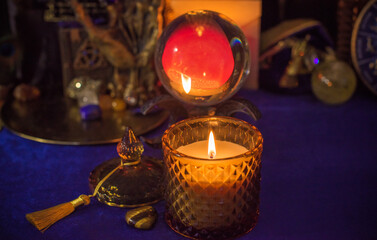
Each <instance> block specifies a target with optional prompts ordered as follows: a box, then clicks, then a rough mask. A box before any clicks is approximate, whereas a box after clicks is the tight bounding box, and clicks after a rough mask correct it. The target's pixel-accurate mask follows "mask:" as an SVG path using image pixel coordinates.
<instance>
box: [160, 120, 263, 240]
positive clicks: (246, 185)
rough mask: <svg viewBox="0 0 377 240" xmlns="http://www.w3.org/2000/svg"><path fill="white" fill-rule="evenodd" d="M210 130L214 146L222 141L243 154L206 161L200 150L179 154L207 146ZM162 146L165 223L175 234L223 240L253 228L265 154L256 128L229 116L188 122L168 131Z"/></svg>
mask: <svg viewBox="0 0 377 240" xmlns="http://www.w3.org/2000/svg"><path fill="white" fill-rule="evenodd" d="M210 131H212V132H213V135H214V136H215V145H221V144H220V143H221V142H222V143H225V144H230V145H232V146H233V145H237V146H238V147H241V148H243V149H245V151H244V152H242V153H241V154H238V153H235V154H233V155H232V153H230V154H231V155H229V156H227V157H225V158H221V157H219V158H217V157H215V158H210V157H205V156H204V157H198V156H199V155H198V152H199V149H193V150H194V151H191V153H192V154H191V153H190V152H188V151H183V150H180V149H184V148H185V147H186V150H187V146H190V145H191V146H194V145H192V144H196V143H198V142H202V141H208V135H209V132H210ZM162 146H163V151H164V162H165V178H164V184H165V200H166V212H165V220H166V222H167V223H168V225H169V226H170V227H171V228H172V229H173V230H174V231H176V232H178V233H180V234H182V235H184V236H186V237H190V238H194V239H226V238H233V237H236V236H239V235H242V234H244V233H246V232H248V231H250V230H251V229H252V228H253V227H254V226H255V224H256V223H257V219H258V215H259V191H260V178H261V173H260V170H261V154H262V149H263V138H262V135H261V133H260V132H259V131H258V129H257V128H255V127H254V126H252V125H250V124H249V123H247V122H244V121H242V120H238V119H235V118H230V117H198V118H190V119H187V120H183V121H181V122H178V123H176V124H174V125H173V126H171V127H170V128H169V129H168V130H166V132H165V133H164V136H163V138H162ZM195 146H196V145H195ZM231 149H233V148H231ZM220 150H221V149H218V153H216V154H217V155H216V156H218V154H221V153H220Z"/></svg>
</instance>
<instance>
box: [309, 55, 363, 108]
mask: <svg viewBox="0 0 377 240" xmlns="http://www.w3.org/2000/svg"><path fill="white" fill-rule="evenodd" d="M356 82H357V81H356V75H355V72H354V71H353V69H352V68H351V67H350V66H349V65H348V64H347V63H345V62H342V61H338V60H334V61H328V62H324V63H322V64H320V65H319V66H318V67H317V68H316V69H315V70H314V72H313V74H312V90H313V93H314V95H315V96H316V97H317V98H318V99H319V100H321V101H322V102H324V103H326V104H330V105H336V104H342V103H344V102H346V101H348V100H349V99H350V98H351V97H352V95H353V93H354V92H355V90H356Z"/></svg>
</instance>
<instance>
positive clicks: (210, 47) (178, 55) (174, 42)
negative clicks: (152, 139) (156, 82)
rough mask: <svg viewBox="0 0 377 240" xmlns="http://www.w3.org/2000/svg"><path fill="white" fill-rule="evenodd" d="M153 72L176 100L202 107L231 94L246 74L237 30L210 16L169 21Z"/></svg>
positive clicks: (196, 14)
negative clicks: (155, 72) (154, 71)
mask: <svg viewBox="0 0 377 240" xmlns="http://www.w3.org/2000/svg"><path fill="white" fill-rule="evenodd" d="M155 65H156V71H157V74H158V76H159V79H160V80H161V82H162V84H163V86H164V87H165V88H166V89H167V90H168V91H169V93H170V94H172V95H173V96H174V97H176V98H178V99H179V100H181V101H183V102H186V103H189V104H194V105H202V106H210V105H214V104H217V103H219V102H220V101H224V100H226V99H228V98H230V97H231V96H233V94H235V93H236V92H237V91H238V90H239V89H240V88H241V87H242V83H243V82H244V81H245V79H246V78H247V75H248V74H249V71H250V65H249V47H248V43H247V41H246V38H245V36H244V34H243V33H242V31H241V29H240V28H239V27H238V26H237V25H236V24H235V23H234V22H232V20H230V19H229V18H227V17H225V16H224V15H222V14H220V13H216V12H212V11H205V10H202V11H191V12H188V13H186V14H184V15H182V16H180V17H178V18H176V19H175V20H173V21H172V22H171V23H170V24H169V25H168V26H167V27H166V28H165V30H164V32H163V33H162V35H161V37H160V38H159V40H158V42H157V47H156V53H155Z"/></svg>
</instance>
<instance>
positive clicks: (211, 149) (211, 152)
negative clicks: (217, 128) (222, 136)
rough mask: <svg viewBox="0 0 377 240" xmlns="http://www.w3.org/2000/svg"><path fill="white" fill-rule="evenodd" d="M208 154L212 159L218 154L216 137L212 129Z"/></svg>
mask: <svg viewBox="0 0 377 240" xmlns="http://www.w3.org/2000/svg"><path fill="white" fill-rule="evenodd" d="M208 156H209V158H211V159H212V158H215V156H216V146H215V137H214V136H213V132H212V131H211V132H210V134H209V139H208Z"/></svg>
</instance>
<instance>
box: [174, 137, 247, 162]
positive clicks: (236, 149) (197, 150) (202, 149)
mask: <svg viewBox="0 0 377 240" xmlns="http://www.w3.org/2000/svg"><path fill="white" fill-rule="evenodd" d="M211 133H212V131H211ZM210 136H212V138H211V137H209V138H208V141H205V140H204V141H198V142H194V143H191V144H187V145H184V146H181V147H179V148H177V151H178V152H180V153H183V154H185V155H188V156H191V157H195V158H204V159H205V158H209V159H221V158H231V157H234V156H237V155H241V154H243V153H245V152H247V148H245V147H244V146H241V145H239V144H236V143H232V142H228V141H219V140H214V136H213V133H212V135H210ZM212 141H213V142H214V143H215V144H214V153H215V154H214V156H213V157H211V150H212V149H211V148H210V146H209V145H210V144H209V143H211V142H212ZM212 151H213V150H212ZM212 153H213V152H212Z"/></svg>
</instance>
